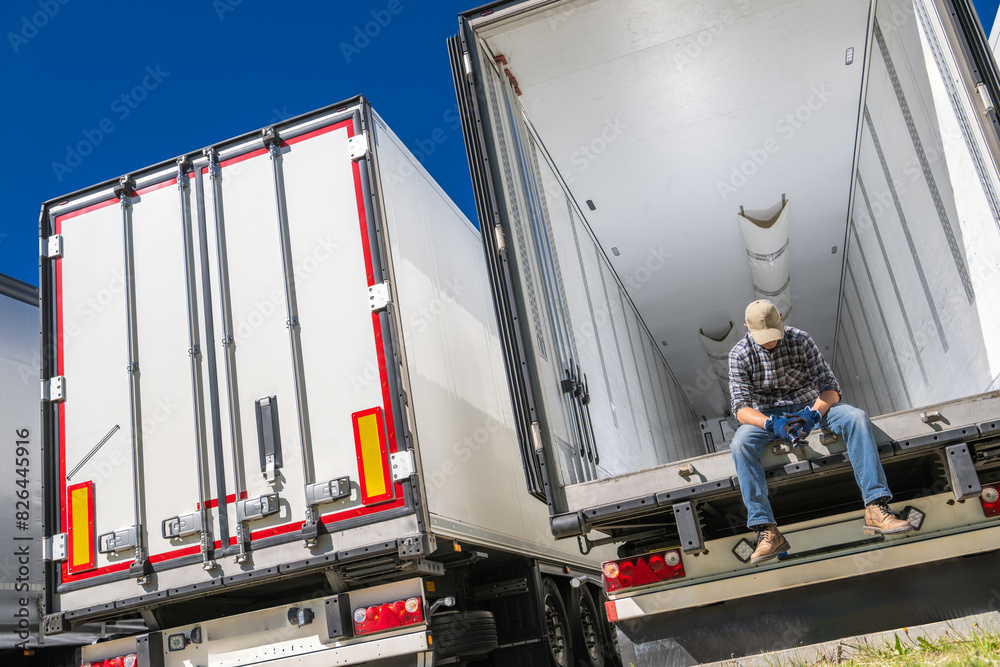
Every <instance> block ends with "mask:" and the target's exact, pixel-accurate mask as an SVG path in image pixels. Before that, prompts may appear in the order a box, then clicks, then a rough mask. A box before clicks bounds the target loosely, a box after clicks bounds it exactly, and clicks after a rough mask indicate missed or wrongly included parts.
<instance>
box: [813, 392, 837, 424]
mask: <svg viewBox="0 0 1000 667" xmlns="http://www.w3.org/2000/svg"><path fill="white" fill-rule="evenodd" d="M837 403H840V393H839V392H836V391H834V390H833V389H827V390H826V391H824V392H823V393H822V394H820V395H819V396H818V397H817V398H816V402H815V403H813V410H815V411H816V412H818V413H819V415H820V417H825V416H826V413H827V412H829V411H830V408H832V407H833V406H835V405H836V404H837Z"/></svg>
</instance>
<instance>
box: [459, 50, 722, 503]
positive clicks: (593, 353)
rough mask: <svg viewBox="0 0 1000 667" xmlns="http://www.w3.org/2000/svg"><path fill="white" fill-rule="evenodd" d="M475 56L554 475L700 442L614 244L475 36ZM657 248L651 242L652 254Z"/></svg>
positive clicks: (669, 455) (665, 453)
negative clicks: (596, 231)
mask: <svg viewBox="0 0 1000 667" xmlns="http://www.w3.org/2000/svg"><path fill="white" fill-rule="evenodd" d="M478 56H479V58H480V71H481V72H482V73H483V82H482V83H483V87H484V94H485V96H486V100H487V105H486V108H487V109H488V118H487V121H488V123H487V127H488V128H489V131H490V132H491V134H492V138H491V141H492V144H493V145H494V146H496V147H497V151H496V154H495V155H493V156H491V157H492V158H493V159H494V160H495V161H496V170H497V173H498V174H500V175H501V178H502V192H500V193H499V194H500V196H501V197H502V198H503V201H504V206H503V207H502V208H503V210H504V211H505V213H506V221H505V222H506V223H507V226H506V230H505V231H507V232H508V233H509V236H508V237H507V238H506V239H505V241H504V243H505V245H506V251H507V253H508V256H509V257H511V258H512V260H513V265H514V270H515V272H516V276H517V277H516V278H515V280H516V281H517V282H518V291H519V293H520V295H521V296H522V302H521V303H520V304H519V306H521V308H522V309H523V314H522V317H523V320H524V322H526V325H525V328H526V329H527V331H528V332H530V335H529V336H526V338H527V344H528V346H529V348H530V356H531V358H532V362H533V363H532V364H531V366H532V367H533V368H534V369H536V375H535V378H534V380H535V382H537V387H536V390H537V391H538V393H539V395H538V396H536V400H537V401H538V402H539V404H540V409H539V410H538V414H539V415H540V420H542V421H543V426H544V428H545V429H546V441H547V443H548V445H549V447H548V449H547V452H549V455H550V457H551V458H550V461H549V462H550V463H552V464H554V465H555V468H556V474H557V475H558V479H559V480H560V482H561V483H562V484H575V483H579V482H584V481H588V480H592V479H598V478H605V477H613V476H616V475H619V474H622V473H624V472H627V471H630V470H635V469H642V468H646V467H651V466H655V465H659V464H663V463H666V462H669V461H672V460H677V459H682V458H687V457H690V456H695V455H697V454H699V453H703V452H704V451H705V450H704V444H703V442H702V438H701V435H700V427H699V419H698V417H697V415H695V413H694V411H693V409H692V407H691V405H690V403H689V402H688V400H687V399H686V397H685V396H684V393H683V392H682V391H681V388H680V386H679V384H678V383H677V381H676V379H675V378H674V377H673V375H672V373H671V371H670V368H669V367H668V366H667V364H666V362H665V360H664V358H663V356H662V353H661V352H660V349H659V344H658V343H657V342H656V341H655V340H654V339H653V338H652V337H651V336H650V333H649V331H648V329H647V328H646V325H645V323H644V322H643V320H642V318H641V317H640V316H639V313H638V312H637V311H636V309H635V306H634V304H633V303H632V300H631V297H630V296H629V293H628V292H627V290H626V287H625V285H624V284H623V283H622V281H621V279H620V277H619V276H618V275H617V274H616V273H615V270H614V269H613V268H612V266H611V265H610V263H609V260H608V257H607V253H609V252H615V251H614V250H611V249H609V248H602V247H601V245H600V244H599V243H598V242H597V240H596V239H595V238H594V237H593V235H592V233H591V230H590V227H589V226H588V224H587V222H586V218H585V213H584V211H583V210H581V208H580V206H579V205H578V203H577V202H576V201H575V200H574V199H573V198H572V197H571V196H569V193H568V191H567V189H566V186H567V183H566V181H565V180H564V178H565V177H564V175H563V174H562V173H560V171H559V169H558V168H557V167H556V165H555V164H554V163H553V162H552V161H551V157H550V156H549V155H548V153H547V152H546V149H545V147H544V145H543V144H542V142H541V141H540V139H539V136H538V135H537V133H536V132H535V130H534V128H533V127H532V126H531V123H530V119H529V118H528V116H527V115H526V113H525V109H524V107H523V106H522V104H521V102H520V100H519V98H518V96H517V93H516V91H515V90H514V86H513V84H512V83H511V82H510V80H509V79H508V78H507V76H506V72H505V69H504V68H503V66H502V65H501V64H500V63H499V61H498V60H497V57H498V56H496V54H495V53H494V52H493V51H492V50H491V49H490V46H489V45H488V44H487V43H485V42H483V43H481V48H479V49H478ZM659 251H660V249H658V248H653V249H652V252H653V253H654V259H656V261H658V262H660V263H661V264H662V262H664V261H667V258H666V256H664V255H663V254H661V255H659V256H656V255H655V253H656V252H659ZM643 278H644V276H643V274H639V275H638V276H636V277H635V279H636V280H640V281H641V280H642V279H643ZM571 376H573V377H577V376H578V379H579V380H581V381H582V380H584V379H585V380H586V386H587V389H588V393H589V395H590V399H591V401H590V404H589V406H587V408H588V409H589V419H588V416H587V415H586V413H585V412H584V411H583V410H581V409H580V406H578V405H575V404H574V402H573V400H572V398H571V396H570V395H569V394H567V393H566V391H565V389H564V387H563V386H562V382H563V381H564V380H567V379H569V378H570V377H571ZM581 425H582V426H581ZM591 428H592V431H591Z"/></svg>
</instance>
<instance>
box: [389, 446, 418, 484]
mask: <svg viewBox="0 0 1000 667" xmlns="http://www.w3.org/2000/svg"><path fill="white" fill-rule="evenodd" d="M389 461H390V463H391V464H392V481H394V482H401V481H403V480H404V479H409V477H410V475H412V474H413V473H415V472H416V471H417V467H416V465H415V464H414V461H413V450H412V449H407V450H406V451H402V452H394V453H392V454H390V455H389Z"/></svg>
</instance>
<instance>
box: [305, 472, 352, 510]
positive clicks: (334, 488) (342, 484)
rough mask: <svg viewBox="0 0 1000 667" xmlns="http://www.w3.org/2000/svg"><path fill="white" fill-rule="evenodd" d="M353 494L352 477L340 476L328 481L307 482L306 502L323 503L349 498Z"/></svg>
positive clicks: (310, 503) (312, 503)
mask: <svg viewBox="0 0 1000 667" xmlns="http://www.w3.org/2000/svg"><path fill="white" fill-rule="evenodd" d="M350 495H351V478H350V477H338V478H337V479H331V480H329V481H327V482H316V483H315V484H306V504H307V505H322V504H323V503H332V502H333V501H335V500H341V499H342V498H349V497H350Z"/></svg>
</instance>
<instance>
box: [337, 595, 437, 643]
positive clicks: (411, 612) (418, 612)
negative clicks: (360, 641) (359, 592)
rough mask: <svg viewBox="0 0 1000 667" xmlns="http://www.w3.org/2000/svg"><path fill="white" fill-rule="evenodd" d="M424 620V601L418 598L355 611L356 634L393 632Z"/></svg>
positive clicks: (359, 608)
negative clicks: (395, 629)
mask: <svg viewBox="0 0 1000 667" xmlns="http://www.w3.org/2000/svg"><path fill="white" fill-rule="evenodd" d="M423 620H424V607H423V601H422V600H421V599H420V598H418V597H413V598H407V599H405V600H396V601H395V602H385V603H383V604H376V605H372V606H370V607H358V608H357V609H355V610H354V634H355V635H363V634H369V633H372V632H382V631H383V630H392V629H393V628H399V627H402V626H404V625H414V624H416V623H422V622H423Z"/></svg>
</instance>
